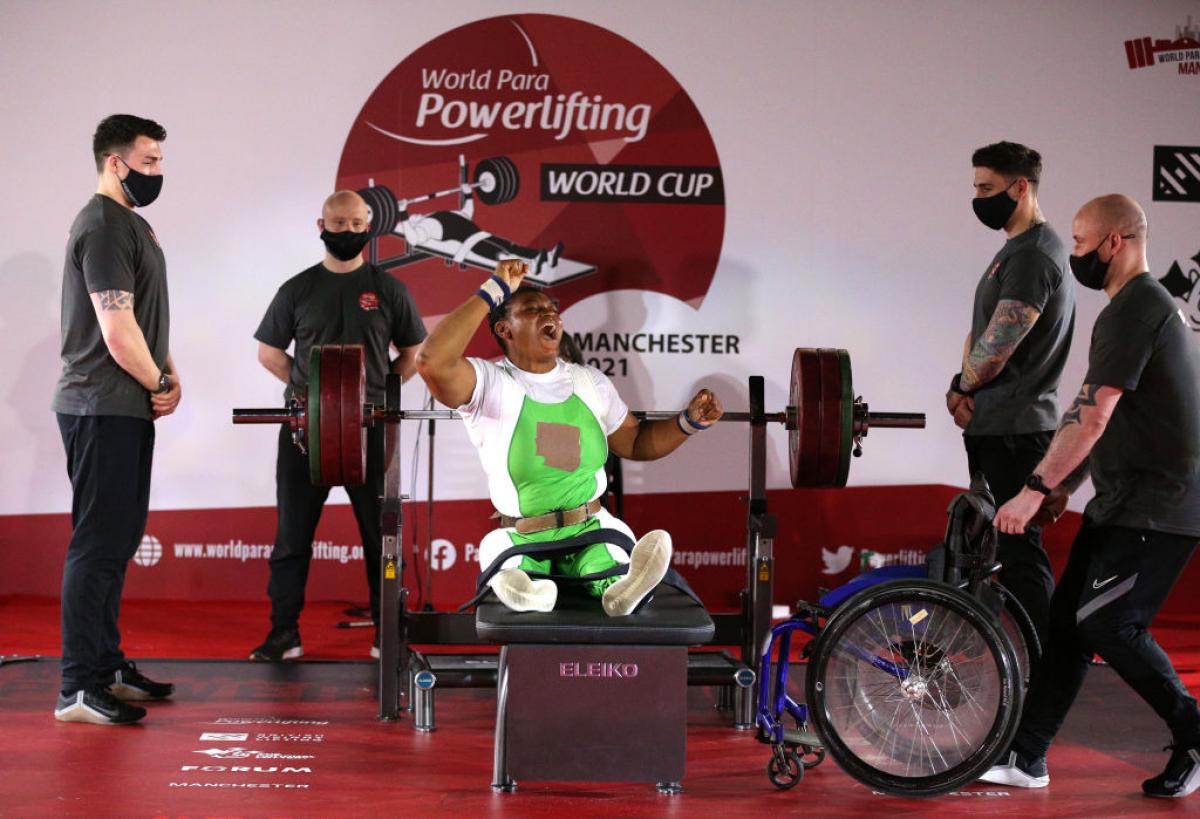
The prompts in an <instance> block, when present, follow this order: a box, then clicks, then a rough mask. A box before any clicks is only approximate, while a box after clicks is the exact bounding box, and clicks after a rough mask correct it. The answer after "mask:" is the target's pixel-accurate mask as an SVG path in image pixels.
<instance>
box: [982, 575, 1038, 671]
mask: <svg viewBox="0 0 1200 819" xmlns="http://www.w3.org/2000/svg"><path fill="white" fill-rule="evenodd" d="M992 588H993V589H995V590H996V593H997V594H998V595H1000V599H1001V600H1002V601H1003V606H1002V608H1001V609H1000V628H1001V629H1002V630H1003V631H1004V633H1005V634H1007V635H1008V639H1009V640H1010V641H1011V642H1012V644H1013V648H1014V649H1015V650H1016V655H1017V666H1018V671H1019V673H1020V679H1021V681H1022V682H1023V683H1024V685H1025V690H1026V691H1028V690H1029V681H1030V680H1031V679H1032V678H1033V672H1034V670H1036V669H1037V667H1038V664H1039V663H1040V662H1041V661H1042V641H1041V640H1040V639H1039V638H1038V633H1037V629H1035V628H1034V627H1033V618H1032V617H1030V616H1029V612H1027V611H1026V610H1025V607H1024V606H1022V605H1021V601H1020V600H1018V599H1017V598H1016V597H1014V596H1013V593H1012V592H1010V591H1009V590H1008V589H1006V588H1005V587H1004V586H1001V585H1000V584H999V583H997V582H995V581H994V580H993V581H992Z"/></svg>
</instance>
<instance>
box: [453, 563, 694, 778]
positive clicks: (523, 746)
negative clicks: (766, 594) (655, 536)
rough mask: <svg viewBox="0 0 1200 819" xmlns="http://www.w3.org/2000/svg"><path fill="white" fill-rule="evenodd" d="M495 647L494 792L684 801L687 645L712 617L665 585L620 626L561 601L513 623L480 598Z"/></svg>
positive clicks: (589, 602) (481, 624)
mask: <svg viewBox="0 0 1200 819" xmlns="http://www.w3.org/2000/svg"><path fill="white" fill-rule="evenodd" d="M475 630H476V633H477V635H478V637H479V638H480V639H481V640H485V641H488V642H493V643H499V644H500V645H501V649H500V660H499V667H498V673H497V685H496V733H495V745H494V764H493V774H492V788H493V789H494V790H498V791H505V792H509V791H513V790H515V789H516V783H517V780H519V779H527V780H533V781H589V782H653V783H655V784H656V786H657V787H658V789H659V790H660V791H663V792H665V793H677V792H679V791H680V790H681V786H680V782H681V781H682V779H683V772H684V757H685V749H686V740H687V683H688V656H687V651H688V646H695V645H703V644H705V643H708V642H709V641H710V640H711V639H712V637H713V633H714V626H713V621H712V618H711V617H709V615H708V613H707V612H706V611H705V610H704V607H703V606H701V605H700V604H699V603H698V602H696V601H695V600H694V599H692V598H691V597H689V596H687V595H686V594H684V593H683V592H681V591H679V590H677V589H675V588H673V587H671V586H667V585H663V586H660V587H659V588H658V590H657V591H656V592H655V594H654V598H653V599H652V600H651V601H650V602H649V603H647V604H646V605H645V606H643V607H642V608H641V609H640V610H639V611H637V612H636V613H634V614H631V615H629V616H627V617H609V616H608V615H606V614H605V613H604V611H603V610H602V609H601V608H600V605H599V601H597V600H596V599H595V598H593V597H587V596H585V595H582V594H579V593H575V592H572V591H569V590H563V591H562V592H560V595H559V599H558V603H557V604H556V607H555V610H554V611H552V612H545V613H543V612H514V611H512V610H511V609H509V608H507V607H506V606H504V605H503V604H502V603H500V602H499V601H498V600H497V599H496V598H495V596H493V595H489V596H488V597H486V598H484V600H483V601H481V602H480V604H479V606H478V607H477V609H476V613H475Z"/></svg>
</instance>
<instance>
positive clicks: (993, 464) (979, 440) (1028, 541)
mask: <svg viewBox="0 0 1200 819" xmlns="http://www.w3.org/2000/svg"><path fill="white" fill-rule="evenodd" d="M1053 437H1054V433H1052V432H1032V433H1028V434H1025V435H964V436H963V442H964V443H965V445H966V448H967V468H968V469H970V471H971V474H972V475H976V474H978V473H980V472H982V473H983V476H984V477H985V478H987V482H988V486H989V487H991V490H992V495H994V496H995V498H996V508H997V509H999V508H1000V507H1001V506H1002V505H1003V504H1004V503H1006V502H1007V501H1008V500H1010V499H1011V498H1013V497H1015V496H1016V494H1017V493H1018V492H1020V491H1021V489H1022V488H1023V487H1024V486H1025V479H1026V478H1027V477H1029V476H1030V475H1031V474H1032V473H1033V470H1034V468H1035V467H1036V466H1037V465H1038V463H1039V462H1040V461H1041V460H1042V457H1043V456H1044V455H1045V454H1046V449H1047V448H1049V446H1050V440H1051V439H1052V438H1053ZM998 534H999V537H998V538H997V540H996V547H997V550H996V551H997V554H996V558H997V559H998V560H999V561H1000V562H1001V563H1003V564H1004V568H1003V569H1001V570H1000V582H1001V583H1002V584H1004V586H1005V587H1006V588H1007V589H1008V590H1009V591H1011V592H1012V593H1013V596H1014V597H1016V598H1017V600H1018V601H1020V603H1021V605H1022V606H1024V607H1025V611H1027V612H1029V617H1030V619H1031V620H1033V627H1034V628H1035V629H1036V630H1037V633H1038V638H1039V639H1040V640H1041V643H1042V645H1043V646H1045V645H1046V640H1047V638H1048V636H1049V623H1050V595H1051V594H1053V592H1054V572H1053V571H1052V570H1051V568H1050V558H1049V557H1047V555H1046V548H1045V547H1044V546H1043V545H1042V530H1041V527H1039V526H1030V527H1029V528H1028V529H1026V530H1025V533H1024V534H1020V535H1006V534H1002V533H998Z"/></svg>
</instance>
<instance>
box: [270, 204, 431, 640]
mask: <svg viewBox="0 0 1200 819" xmlns="http://www.w3.org/2000/svg"><path fill="white" fill-rule="evenodd" d="M317 227H318V229H320V231H321V239H322V241H323V242H324V243H325V260H324V261H323V262H322V263H321V264H318V265H314V266H313V267H310V268H309V269H307V270H305V271H304V272H303V273H301V274H299V275H298V276H293V277H292V278H291V279H288V280H287V281H286V282H284V283H283V286H282V287H280V288H279V291H278V292H277V293H276V294H275V298H274V299H272V300H271V305H270V307H268V308H267V313H266V315H265V316H263V320H262V323H261V324H259V326H258V330H257V331H256V332H255V333H254V337H255V338H256V339H258V342H259V345H258V360H259V361H260V362H261V363H262V365H263V366H264V367H266V368H267V370H268V371H269V372H271V373H272V374H273V375H274V376H275V377H276V378H278V379H279V380H280V381H282V382H283V383H285V384H286V385H287V388H286V390H285V391H284V398H285V399H288V398H291V397H292V396H293V395H304V394H305V393H306V391H307V389H308V375H309V374H308V354H309V350H310V349H311V348H312V347H313V345H320V344H361V345H363V347H364V349H365V352H366V370H367V400H368V401H370V402H371V403H374V404H382V403H383V393H384V381H385V379H386V377H387V373H388V371H389V370H391V371H394V372H397V373H400V374H401V376H402V377H403V378H405V379H408V378H409V377H410V376H412V374H413V373H414V372H416V367H415V358H416V352H417V346H418V345H419V344H420V343H421V341H422V340H423V339H424V338H425V326H424V325H423V324H422V323H421V317H420V316H419V315H418V314H417V308H416V305H415V304H414V303H413V300H412V298H411V297H410V296H409V293H408V289H407V288H406V287H405V286H404V285H403V284H402V283H401V282H400V281H398V280H396V279H394V278H392V277H391V276H389V275H388V274H387V273H385V272H384V271H382V270H380V269H379V268H377V267H375V266H374V265H371V264H368V263H367V262H365V261H364V260H363V257H362V250H363V248H364V247H365V246H366V243H367V241H368V239H369V238H370V234H369V233H368V232H367V228H368V212H367V204H366V202H364V201H363V199H362V197H360V196H359V195H358V194H357V193H354V192H353V191H338V192H337V193H335V194H333V195H332V196H330V197H329V198H328V199H326V200H325V205H324V207H323V208H322V211H321V218H320V219H318V220H317ZM293 343H294V347H293V350H292V355H288V353H287V349H288V347H289V346H290V345H292V344H293ZM392 347H395V348H396V350H397V356H396V358H395V359H394V360H392V359H391V354H390V349H391V348H392ZM382 442H383V427H382V426H381V425H376V426H375V427H373V428H372V429H369V430H368V431H367V446H368V450H367V480H366V483H364V484H363V485H362V486H347V487H346V494H347V495H349V496H350V503H351V505H352V506H353V507H354V517H355V518H356V519H357V520H358V530H359V533H360V534H361V535H362V543H363V557H364V560H365V562H366V571H367V584H368V586H369V587H370V600H371V617H372V619H374V621H375V625H376V626H378V625H379V560H380V554H381V551H382V537H381V531H380V520H379V515H380V511H381V509H380V498H381V497H382V496H383V474H384V464H383V452H382V450H383V443H382ZM275 494H276V501H277V504H278V530H277V532H276V535H275V547H274V549H272V550H271V558H270V571H271V579H270V582H269V583H268V585H267V594H268V595H270V598H271V631H270V633H269V634H268V635H267V638H266V640H264V641H263V643H262V644H261V645H260V646H258V647H257V648H255V649H254V650H253V651H252V652H251V654H250V659H252V660H289V659H294V658H296V657H299V656H301V655H302V654H303V653H304V651H303V648H302V647H301V644H300V630H299V619H300V611H301V609H303V608H304V587H305V585H306V583H307V581H308V569H309V564H310V563H311V561H312V540H313V534H314V533H315V532H316V529H317V523H318V522H319V521H320V519H321V510H322V509H323V508H324V506H325V500H326V498H327V497H328V496H329V488H328V487H325V486H314V485H313V484H312V483H311V482H310V480H309V471H308V460H307V458H306V457H305V456H304V455H303V454H301V452H300V451H299V450H298V449H297V448H296V447H295V446H293V445H292V440H291V433H290V432H289V431H288V429H287V427H286V426H284V427H282V428H281V429H280V432H279V452H278V457H277V460H276V465H275ZM377 639H378V638H377ZM377 645H378V644H376V646H375V647H372V649H371V655H372V656H378V648H377Z"/></svg>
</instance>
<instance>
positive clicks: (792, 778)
mask: <svg viewBox="0 0 1200 819" xmlns="http://www.w3.org/2000/svg"><path fill="white" fill-rule="evenodd" d="M803 778H804V763H803V762H801V761H800V757H799V756H797V755H796V753H795V752H794V751H785V750H783V749H782V748H778V749H776V750H775V751H773V752H772V753H771V758H770V760H768V761H767V779H770V780H771V784H772V785H774V786H775V787H777V788H779V789H780V790H781V791H785V790H787V789H788V788H794V787H796V786H797V785H798V784H800V780H801V779H803Z"/></svg>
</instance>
